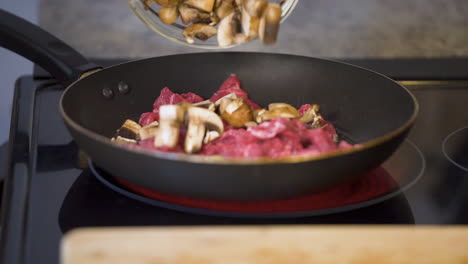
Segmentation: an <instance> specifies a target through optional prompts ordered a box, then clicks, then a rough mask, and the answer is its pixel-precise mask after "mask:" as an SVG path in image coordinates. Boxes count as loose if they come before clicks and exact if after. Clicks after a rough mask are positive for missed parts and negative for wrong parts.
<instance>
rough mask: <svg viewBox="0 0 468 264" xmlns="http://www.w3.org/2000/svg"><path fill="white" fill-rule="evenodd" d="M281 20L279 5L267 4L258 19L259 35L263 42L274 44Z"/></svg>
mask: <svg viewBox="0 0 468 264" xmlns="http://www.w3.org/2000/svg"><path fill="white" fill-rule="evenodd" d="M280 20H281V7H280V5H278V4H271V3H270V4H268V6H267V7H266V9H265V12H264V13H263V16H262V18H261V19H260V25H259V37H260V39H261V40H262V41H263V43H264V44H267V45H268V44H274V43H276V39H277V36H278V31H279V27H280Z"/></svg>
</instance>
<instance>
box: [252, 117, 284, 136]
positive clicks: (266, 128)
mask: <svg viewBox="0 0 468 264" xmlns="http://www.w3.org/2000/svg"><path fill="white" fill-rule="evenodd" d="M288 123H289V122H288V120H287V119H284V118H277V119H274V120H272V121H271V122H264V123H262V124H260V125H258V126H254V127H249V128H247V131H249V132H250V134H251V135H252V136H254V137H256V138H258V139H270V138H274V137H276V135H278V134H279V133H281V132H283V131H284V130H286V128H287V126H288Z"/></svg>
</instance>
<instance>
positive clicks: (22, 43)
mask: <svg viewBox="0 0 468 264" xmlns="http://www.w3.org/2000/svg"><path fill="white" fill-rule="evenodd" d="M0 46H2V47H4V48H6V49H9V50H11V51H13V52H15V53H18V54H19V55H21V56H23V57H25V58H26V59H29V60H31V61H33V62H35V63H37V64H39V65H40V66H41V67H42V68H44V69H45V70H47V71H48V72H49V73H50V74H51V75H52V76H54V78H56V79H57V80H59V81H60V82H62V83H65V84H69V83H71V82H73V81H76V80H77V79H79V78H80V76H81V75H82V74H84V73H86V72H90V71H91V70H94V69H97V68H100V67H99V66H97V65H95V64H93V63H90V62H89V61H88V60H86V59H85V58H84V57H83V56H82V55H81V54H79V53H78V52H77V51H75V50H74V49H73V48H72V47H70V46H68V45H67V44H65V43H64V42H63V41H61V40H60V39H58V38H56V37H54V36H52V35H51V34H50V33H48V32H46V31H45V30H43V29H41V28H40V27H38V26H36V25H34V24H32V23H30V22H28V21H26V20H25V19H22V18H20V17H18V16H16V15H13V14H11V13H9V12H7V11H5V10H3V9H0Z"/></svg>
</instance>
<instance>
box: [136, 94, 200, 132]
mask: <svg viewBox="0 0 468 264" xmlns="http://www.w3.org/2000/svg"><path fill="white" fill-rule="evenodd" d="M203 100H204V99H203V98H202V97H201V96H199V95H197V94H194V93H190V92H189V93H184V94H178V93H174V92H173V91H171V89H169V88H167V87H164V88H163V89H162V90H161V93H160V94H159V96H158V98H156V100H155V101H154V103H153V113H155V114H156V115H154V116H157V119H154V120H159V107H160V106H161V105H167V104H178V103H180V102H189V103H191V104H195V103H199V102H201V101H203ZM154 116H153V117H154ZM142 118H143V117H140V124H141V120H142ZM148 118H149V117H148ZM154 120H153V121H154ZM150 123H151V122H150ZM148 124H149V123H148Z"/></svg>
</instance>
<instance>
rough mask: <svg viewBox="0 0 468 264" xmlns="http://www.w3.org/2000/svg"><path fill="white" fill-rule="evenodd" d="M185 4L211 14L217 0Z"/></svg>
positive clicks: (200, 0) (202, 0)
mask: <svg viewBox="0 0 468 264" xmlns="http://www.w3.org/2000/svg"><path fill="white" fill-rule="evenodd" d="M185 3H186V4H187V5H190V6H193V7H195V8H198V9H200V10H203V11H205V12H211V11H213V7H214V3H215V0H185Z"/></svg>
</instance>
